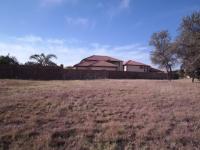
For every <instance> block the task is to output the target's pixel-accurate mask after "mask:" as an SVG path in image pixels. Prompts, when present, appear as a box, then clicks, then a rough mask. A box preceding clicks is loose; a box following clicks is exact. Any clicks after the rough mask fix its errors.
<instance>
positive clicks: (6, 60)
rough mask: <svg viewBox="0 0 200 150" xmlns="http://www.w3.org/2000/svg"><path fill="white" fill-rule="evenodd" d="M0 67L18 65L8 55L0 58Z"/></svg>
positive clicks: (14, 59)
mask: <svg viewBox="0 0 200 150" xmlns="http://www.w3.org/2000/svg"><path fill="white" fill-rule="evenodd" d="M0 65H19V63H18V61H17V59H16V58H15V57H13V56H10V55H9V54H8V55H7V56H0Z"/></svg>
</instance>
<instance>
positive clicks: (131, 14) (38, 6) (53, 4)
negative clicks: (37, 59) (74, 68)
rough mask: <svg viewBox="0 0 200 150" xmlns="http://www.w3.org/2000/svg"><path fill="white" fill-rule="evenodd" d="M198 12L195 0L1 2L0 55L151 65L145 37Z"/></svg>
mask: <svg viewBox="0 0 200 150" xmlns="http://www.w3.org/2000/svg"><path fill="white" fill-rule="evenodd" d="M195 10H200V1H199V0H1V2H0V20H1V22H0V55H7V54H8V53H9V54H10V55H13V56H16V57H17V59H18V60H19V61H20V62H22V63H24V62H26V61H27V60H28V58H29V56H30V55H32V54H35V53H39V54H40V53H45V54H49V53H53V54H56V55H57V57H58V59H57V60H56V62H57V63H58V64H64V65H65V66H66V65H74V64H75V63H78V62H79V61H80V60H81V59H82V58H84V57H87V56H89V55H93V54H99V55H108V56H113V57H116V58H119V59H122V60H129V59H132V60H136V61H141V62H143V63H147V64H151V61H150V59H149V52H150V50H152V48H151V47H149V45H148V43H149V39H150V37H151V34H152V33H153V32H157V31H159V30H163V29H168V30H169V32H170V33H171V36H172V38H174V37H175V36H176V35H177V29H178V26H179V24H180V22H181V18H182V17H183V16H185V15H189V14H191V12H193V11H195Z"/></svg>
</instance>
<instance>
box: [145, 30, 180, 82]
mask: <svg viewBox="0 0 200 150" xmlns="http://www.w3.org/2000/svg"><path fill="white" fill-rule="evenodd" d="M149 44H150V45H151V46H153V47H154V49H153V50H152V51H151V61H152V63H153V64H155V65H159V68H165V69H166V71H167V74H168V79H171V75H172V68H173V67H174V66H175V65H176V63H177V59H176V57H175V53H174V50H173V46H172V43H171V38H170V35H169V33H168V31H165V30H164V31H160V32H156V33H153V35H152V36H151V39H150V42H149Z"/></svg>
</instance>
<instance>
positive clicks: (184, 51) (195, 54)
mask: <svg viewBox="0 0 200 150" xmlns="http://www.w3.org/2000/svg"><path fill="white" fill-rule="evenodd" d="M179 31H180V33H179V36H178V37H177V40H176V47H177V48H176V49H177V56H178V58H179V59H180V60H181V62H182V66H183V67H184V69H185V70H186V72H187V73H188V74H189V75H190V76H192V81H193V82H194V78H200V77H199V75H198V74H199V70H200V11H199V12H194V13H193V14H191V15H190V16H186V17H184V18H183V20H182V23H181V25H180V28H179Z"/></svg>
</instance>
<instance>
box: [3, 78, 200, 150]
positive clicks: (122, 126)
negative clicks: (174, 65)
mask: <svg viewBox="0 0 200 150" xmlns="http://www.w3.org/2000/svg"><path fill="white" fill-rule="evenodd" d="M0 149H5V150H6V149H14V150H16V149H21V150H31V149H41V150H42V149H50V150H51V149H52V150H53V149H54V150H57V149H67V150H68V149H70V150H104V149H105V150H132V149H153V150H155V149H200V83H197V82H196V83H191V81H190V80H176V81H171V82H170V81H165V80H160V81H158V80H89V81H25V80H0Z"/></svg>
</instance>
